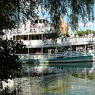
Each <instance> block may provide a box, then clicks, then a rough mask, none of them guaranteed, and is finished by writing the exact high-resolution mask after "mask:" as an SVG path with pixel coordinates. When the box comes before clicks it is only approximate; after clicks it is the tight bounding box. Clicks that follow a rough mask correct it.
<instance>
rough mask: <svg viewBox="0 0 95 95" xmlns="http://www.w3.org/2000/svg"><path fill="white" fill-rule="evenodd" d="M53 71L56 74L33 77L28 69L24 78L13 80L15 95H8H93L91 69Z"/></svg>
mask: <svg viewBox="0 0 95 95" xmlns="http://www.w3.org/2000/svg"><path fill="white" fill-rule="evenodd" d="M31 69H32V68H31ZM51 69H52V68H51ZM53 69H54V70H55V71H56V72H55V71H54V72H53V73H49V74H44V72H43V73H42V74H41V75H40V76H37V75H36V76H33V74H31V73H29V72H30V69H28V73H27V74H25V76H23V77H22V78H16V79H15V80H14V81H15V84H14V93H15V94H10V95H94V93H95V88H94V87H95V75H94V73H93V72H92V71H91V70H92V68H62V69H61V68H53ZM26 75H27V76H26ZM8 95H9V94H8Z"/></svg>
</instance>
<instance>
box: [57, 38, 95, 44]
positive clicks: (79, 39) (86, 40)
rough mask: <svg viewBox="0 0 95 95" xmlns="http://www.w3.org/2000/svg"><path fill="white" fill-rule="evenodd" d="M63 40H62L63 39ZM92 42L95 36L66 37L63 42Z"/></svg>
mask: <svg viewBox="0 0 95 95" xmlns="http://www.w3.org/2000/svg"><path fill="white" fill-rule="evenodd" d="M58 40H60V39H58ZM61 42H62V41H61ZM91 42H95V38H83V37H81V38H70V37H69V38H66V39H65V38H64V39H63V42H62V43H64V44H65V43H72V44H74V43H91Z"/></svg>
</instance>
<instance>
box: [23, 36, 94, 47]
mask: <svg viewBox="0 0 95 95" xmlns="http://www.w3.org/2000/svg"><path fill="white" fill-rule="evenodd" d="M23 43H24V44H25V45H30V46H32V47H37V46H40V47H41V46H47V45H64V46H65V45H68V46H70V45H73V44H76V45H77V44H89V43H95V38H66V39H63V41H62V39H61V38H58V39H55V40H53V39H47V40H23Z"/></svg>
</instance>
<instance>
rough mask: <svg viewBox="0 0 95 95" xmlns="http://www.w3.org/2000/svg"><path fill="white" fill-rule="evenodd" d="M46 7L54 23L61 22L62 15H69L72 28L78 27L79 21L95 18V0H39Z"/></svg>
mask: <svg viewBox="0 0 95 95" xmlns="http://www.w3.org/2000/svg"><path fill="white" fill-rule="evenodd" d="M38 1H39V4H40V5H41V6H42V8H46V11H48V13H49V15H50V18H51V20H52V22H53V23H54V24H57V23H59V21H60V17H61V16H63V17H64V16H67V17H68V23H69V25H71V28H72V29H77V27H78V22H79V21H80V20H83V22H84V23H86V22H87V21H89V20H91V19H92V20H93V19H94V8H93V7H94V0H38Z"/></svg>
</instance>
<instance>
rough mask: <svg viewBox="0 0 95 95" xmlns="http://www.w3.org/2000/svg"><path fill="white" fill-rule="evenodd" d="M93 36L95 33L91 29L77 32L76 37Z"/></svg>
mask: <svg viewBox="0 0 95 95" xmlns="http://www.w3.org/2000/svg"><path fill="white" fill-rule="evenodd" d="M91 33H92V34H93V35H94V36H95V31H92V30H90V29H87V30H85V31H83V30H80V31H77V32H76V33H75V34H74V36H76V35H78V36H79V37H83V35H89V34H91Z"/></svg>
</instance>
